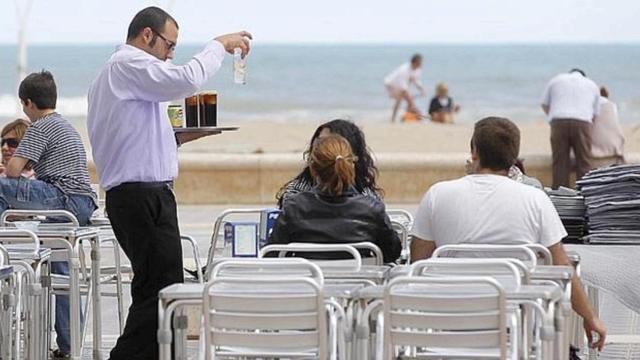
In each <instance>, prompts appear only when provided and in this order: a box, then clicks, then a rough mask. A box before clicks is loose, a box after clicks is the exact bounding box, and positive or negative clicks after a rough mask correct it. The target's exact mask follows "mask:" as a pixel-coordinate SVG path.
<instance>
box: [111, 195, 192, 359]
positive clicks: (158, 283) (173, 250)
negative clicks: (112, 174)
mask: <svg viewBox="0 0 640 360" xmlns="http://www.w3.org/2000/svg"><path fill="white" fill-rule="evenodd" d="M106 205H107V206H106V207H107V214H108V216H109V220H110V221H111V226H112V227H113V231H114V233H115V235H116V238H117V239H118V243H119V244H120V246H121V247H122V249H123V250H124V252H125V254H126V255H127V257H128V258H129V260H130V261H131V266H132V268H133V281H132V283H131V297H132V298H133V302H132V304H131V307H129V315H128V316H127V321H126V324H125V328H124V332H123V334H122V335H121V336H120V337H119V338H118V341H117V343H116V346H115V347H114V348H113V349H112V350H111V354H110V359H112V360H118V359H154V360H155V359H158V341H157V336H156V333H157V330H158V292H159V291H160V290H161V289H162V288H164V287H166V286H168V285H171V284H174V283H179V282H183V281H184V278H183V272H182V246H181V244H180V231H179V229H178V217H177V209H176V200H175V196H174V194H173V191H172V189H171V187H170V185H169V184H168V183H125V184H122V185H120V186H117V187H115V188H113V189H110V190H109V191H107V204H106Z"/></svg>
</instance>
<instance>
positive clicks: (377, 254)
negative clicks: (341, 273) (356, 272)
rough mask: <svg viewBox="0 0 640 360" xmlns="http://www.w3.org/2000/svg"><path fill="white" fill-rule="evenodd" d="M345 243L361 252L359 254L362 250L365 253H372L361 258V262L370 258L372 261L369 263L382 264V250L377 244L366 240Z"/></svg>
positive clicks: (365, 261)
mask: <svg viewBox="0 0 640 360" xmlns="http://www.w3.org/2000/svg"><path fill="white" fill-rule="evenodd" d="M347 245H349V246H352V247H354V248H356V250H359V252H360V254H361V255H360V256H362V252H364V253H365V254H367V253H368V254H371V255H373V256H371V257H365V258H363V259H362V263H363V264H364V263H367V261H368V260H371V261H372V262H373V263H372V264H370V265H375V266H382V265H384V255H383V254H382V250H380V248H379V247H378V245H376V244H374V243H372V242H367V241H363V242H358V243H349V244H347Z"/></svg>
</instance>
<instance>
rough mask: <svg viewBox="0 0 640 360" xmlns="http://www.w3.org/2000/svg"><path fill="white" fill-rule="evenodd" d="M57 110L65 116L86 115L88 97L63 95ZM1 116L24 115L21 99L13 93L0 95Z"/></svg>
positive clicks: (59, 99)
mask: <svg viewBox="0 0 640 360" xmlns="http://www.w3.org/2000/svg"><path fill="white" fill-rule="evenodd" d="M57 110H58V111H59V112H60V113H61V114H64V115H65V116H70V117H71V116H74V117H75V116H86V115H87V97H86V96H77V97H61V98H58V103H57ZM0 116H2V117H24V114H23V113H22V107H21V106H20V100H19V99H18V97H16V96H12V95H7V94H5V95H0Z"/></svg>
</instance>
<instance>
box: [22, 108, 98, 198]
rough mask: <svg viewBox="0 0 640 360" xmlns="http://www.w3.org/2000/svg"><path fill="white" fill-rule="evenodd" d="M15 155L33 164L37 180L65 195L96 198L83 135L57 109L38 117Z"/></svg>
mask: <svg viewBox="0 0 640 360" xmlns="http://www.w3.org/2000/svg"><path fill="white" fill-rule="evenodd" d="M14 155H15V156H18V157H21V158H24V159H27V160H29V161H30V162H31V163H32V164H33V170H34V171H35V173H36V179H38V180H41V181H44V182H46V183H49V184H52V185H54V186H55V187H57V188H58V189H60V191H62V192H63V193H64V194H67V195H85V196H89V197H91V198H92V199H94V201H95V199H96V196H95V194H94V192H93V190H92V189H91V180H89V170H88V169H87V154H86V152H85V150H84V145H83V144H82V139H81V138H80V134H78V131H76V129H74V128H73V126H71V124H70V123H69V122H68V121H67V120H66V119H64V118H63V117H62V116H60V114H58V113H55V112H54V113H51V114H49V115H47V116H45V117H43V118H40V119H38V120H36V121H35V122H34V123H33V125H32V126H31V127H29V128H28V129H27V131H26V132H25V134H24V137H23V138H22V141H20V145H19V146H18V148H17V149H16V152H15V154H14Z"/></svg>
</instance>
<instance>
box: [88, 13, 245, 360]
mask: <svg viewBox="0 0 640 360" xmlns="http://www.w3.org/2000/svg"><path fill="white" fill-rule="evenodd" d="M177 39H178V23H177V22H176V20H175V19H174V18H172V17H171V16H170V15H169V14H168V13H166V12H165V11H164V10H162V9H160V8H157V7H148V8H146V9H144V10H142V11H140V12H139V13H138V14H136V16H135V17H134V18H133V20H132V21H131V23H130V24H129V30H128V33H127V42H126V44H124V45H121V46H119V47H118V48H117V49H116V51H115V53H114V54H113V55H112V56H111V58H110V59H109V60H108V61H107V64H106V65H105V66H104V68H103V69H102V70H101V71H100V74H99V75H98V77H97V78H96V79H95V80H94V82H93V84H91V88H90V89H89V99H88V100H89V113H88V120H87V122H88V124H87V125H88V126H87V127H88V130H89V139H90V141H91V146H92V148H93V160H94V162H95V164H96V169H97V172H98V176H99V178H100V185H101V186H102V188H104V189H105V190H106V192H107V199H106V208H107V213H108V215H109V219H110V220H111V225H112V226H113V231H114V233H115V235H116V238H117V239H118V243H119V244H120V246H121V247H122V249H123V250H124V252H125V253H126V254H127V256H128V257H129V259H130V260H131V266H132V268H133V274H134V277H133V282H132V284H131V296H132V298H133V302H132V304H131V307H130V308H129V316H128V317H127V322H126V325H125V328H124V332H123V334H122V335H121V336H120V338H118V341H117V343H116V346H115V347H114V348H113V350H111V355H110V357H111V359H114V360H115V359H157V358H158V343H157V339H156V332H157V328H158V310H157V303H158V292H159V291H160V290H161V289H162V288H164V287H166V286H167V285H170V284H173V283H179V282H183V280H184V279H183V273H182V271H183V270H182V247H181V244H180V231H179V229H178V218H177V213H176V199H175V195H174V193H173V190H172V185H173V184H172V182H173V180H174V179H175V177H176V176H177V174H178V157H177V147H178V146H179V145H181V144H184V143H186V142H188V141H192V140H195V139H197V138H200V137H202V136H204V135H202V134H197V135H196V134H179V135H178V136H175V135H174V132H173V129H172V127H171V125H170V123H169V121H168V120H167V117H166V116H165V115H164V114H163V110H162V108H161V106H160V103H161V102H166V101H170V100H175V99H180V98H184V97H187V96H190V95H192V94H193V93H194V92H196V91H197V90H198V89H200V87H201V86H202V85H203V84H205V82H206V81H207V79H209V78H210V77H211V76H212V75H213V74H215V73H216V71H217V70H218V69H219V68H220V65H221V64H222V60H223V59H224V53H225V51H226V52H229V53H232V52H233V50H234V49H235V48H240V49H241V50H242V56H246V55H247V53H248V52H249V45H250V43H249V39H251V34H249V33H248V32H246V31H241V32H238V33H233V34H228V35H222V36H219V37H217V38H215V39H213V40H211V41H210V42H208V43H207V44H206V46H205V47H204V49H203V50H202V51H201V52H199V53H198V54H196V55H195V56H194V57H193V58H192V59H191V60H190V61H189V62H188V63H187V64H185V65H174V64H172V63H170V62H168V61H167V60H169V59H172V58H173V52H174V50H175V48H176V45H177V41H178V40H177Z"/></svg>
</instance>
